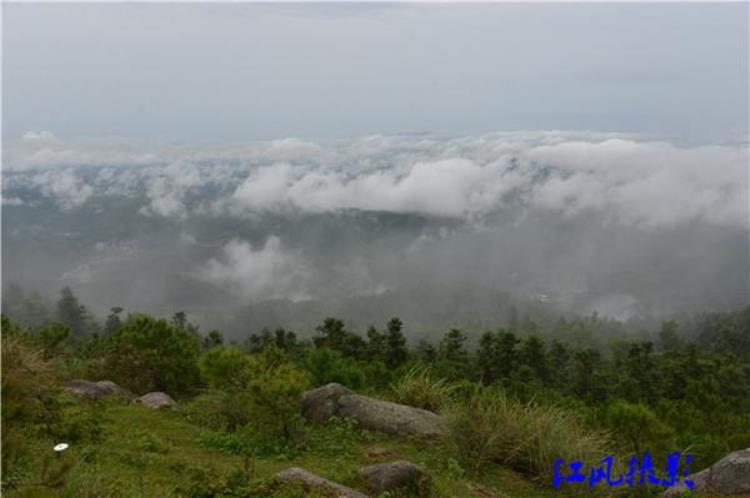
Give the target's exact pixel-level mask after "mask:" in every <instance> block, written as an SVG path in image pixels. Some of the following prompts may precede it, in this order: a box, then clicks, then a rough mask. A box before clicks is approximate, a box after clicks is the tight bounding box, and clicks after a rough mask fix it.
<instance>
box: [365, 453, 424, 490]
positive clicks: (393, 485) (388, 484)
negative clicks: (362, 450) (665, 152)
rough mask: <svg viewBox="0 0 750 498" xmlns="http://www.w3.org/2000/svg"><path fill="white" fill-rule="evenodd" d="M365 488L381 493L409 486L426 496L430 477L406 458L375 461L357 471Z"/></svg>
mask: <svg viewBox="0 0 750 498" xmlns="http://www.w3.org/2000/svg"><path fill="white" fill-rule="evenodd" d="M357 475H358V476H359V478H360V479H362V480H363V481H364V482H365V484H366V485H367V488H368V489H370V490H371V491H373V492H375V493H378V494H379V493H383V492H385V491H390V490H393V489H397V488H409V489H412V490H414V491H416V492H417V493H418V494H419V495H420V496H427V495H428V494H429V489H430V485H431V481H432V479H431V478H430V475H429V474H427V473H426V472H425V471H423V470H422V469H420V468H419V467H418V466H417V465H415V464H413V463H412V462H410V461H408V460H396V461H395V462H386V463H377V464H375V465H368V466H366V467H362V468H361V469H359V470H358V471H357Z"/></svg>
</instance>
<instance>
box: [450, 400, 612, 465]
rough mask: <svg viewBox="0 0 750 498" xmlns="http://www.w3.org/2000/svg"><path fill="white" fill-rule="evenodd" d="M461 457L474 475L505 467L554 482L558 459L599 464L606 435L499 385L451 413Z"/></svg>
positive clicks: (566, 412) (568, 414)
mask: <svg viewBox="0 0 750 498" xmlns="http://www.w3.org/2000/svg"><path fill="white" fill-rule="evenodd" d="M444 416H445V419H446V421H447V423H448V425H449V427H450V429H451V439H452V444H453V445H454V447H455V449H456V451H457V454H458V456H459V458H460V459H461V460H462V462H463V463H464V465H465V467H466V468H467V469H468V470H470V471H472V472H475V473H477V472H479V471H480V470H481V469H482V468H483V467H484V466H485V465H487V464H489V463H499V464H503V465H505V466H508V467H510V468H512V469H514V470H517V471H519V472H523V473H526V474H529V475H532V476H534V477H536V478H540V479H544V480H548V479H551V478H552V472H553V468H554V464H555V460H556V459H558V458H562V459H563V460H565V462H568V463H569V462H571V461H574V460H580V461H584V462H597V461H599V460H600V459H601V458H602V457H604V456H606V455H605V450H606V449H607V448H608V446H609V437H608V435H607V434H606V433H604V432H600V431H596V430H592V429H590V428H588V427H586V426H585V425H584V424H583V422H582V421H581V420H580V419H579V417H578V416H577V415H576V414H575V413H574V412H572V411H569V410H566V409H563V408H560V407H558V406H554V405H549V406H543V405H539V404H537V403H535V402H533V401H532V402H526V403H524V402H521V401H518V400H516V399H513V398H511V397H509V396H508V395H507V394H506V393H505V391H504V390H502V389H500V388H496V387H477V388H475V389H474V390H473V391H472V392H470V393H468V394H467V396H466V397H465V398H464V399H462V400H460V401H457V402H455V403H453V404H452V405H451V406H450V407H449V408H448V409H447V410H446V411H445V412H444Z"/></svg>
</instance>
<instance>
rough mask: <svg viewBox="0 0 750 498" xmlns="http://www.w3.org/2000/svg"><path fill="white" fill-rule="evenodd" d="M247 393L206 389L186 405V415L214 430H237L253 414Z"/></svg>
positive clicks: (191, 419)
mask: <svg viewBox="0 0 750 498" xmlns="http://www.w3.org/2000/svg"><path fill="white" fill-rule="evenodd" d="M248 398H249V396H248V394H247V393H236V392H226V391H218V390H206V391H204V392H203V393H201V394H199V395H198V396H196V397H195V398H193V399H192V400H190V401H189V402H187V403H186V404H185V406H184V409H183V413H184V414H185V417H186V418H187V419H188V420H189V421H191V422H192V423H194V424H197V425H200V426H202V427H206V428H208V429H212V430H214V431H236V430H238V429H239V428H241V427H243V426H244V425H245V424H247V423H248V422H249V421H250V417H251V416H252V414H251V412H250V408H249V399H248Z"/></svg>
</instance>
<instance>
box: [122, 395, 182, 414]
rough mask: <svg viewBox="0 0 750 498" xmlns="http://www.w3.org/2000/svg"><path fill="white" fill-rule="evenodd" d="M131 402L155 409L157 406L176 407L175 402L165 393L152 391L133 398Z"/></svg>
mask: <svg viewBox="0 0 750 498" xmlns="http://www.w3.org/2000/svg"><path fill="white" fill-rule="evenodd" d="M133 404H136V405H144V406H148V407H149V408H153V409H154V410H157V409H159V408H170V409H174V408H177V402H176V401H175V400H173V399H172V397H171V396H169V394H167V393H162V392H153V393H148V394H144V395H143V396H141V397H139V398H136V399H134V400H133Z"/></svg>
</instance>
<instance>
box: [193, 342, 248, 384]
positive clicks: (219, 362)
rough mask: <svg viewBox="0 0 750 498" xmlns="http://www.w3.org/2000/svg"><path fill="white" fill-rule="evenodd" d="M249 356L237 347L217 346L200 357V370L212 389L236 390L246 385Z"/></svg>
mask: <svg viewBox="0 0 750 498" xmlns="http://www.w3.org/2000/svg"><path fill="white" fill-rule="evenodd" d="M251 363H252V361H251V359H250V356H249V355H247V354H245V353H243V352H242V351H241V350H240V349H239V348H237V347H225V346H217V347H214V348H212V349H211V350H209V351H208V352H207V353H206V354H204V355H203V357H202V358H201V359H200V363H199V365H200V370H201V374H202V375H203V378H204V379H205V380H206V381H207V382H208V385H209V386H211V387H212V388H214V389H225V390H236V389H244V388H245V387H247V380H248V377H249V376H248V372H247V369H248V368H249V367H250V366H251Z"/></svg>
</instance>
